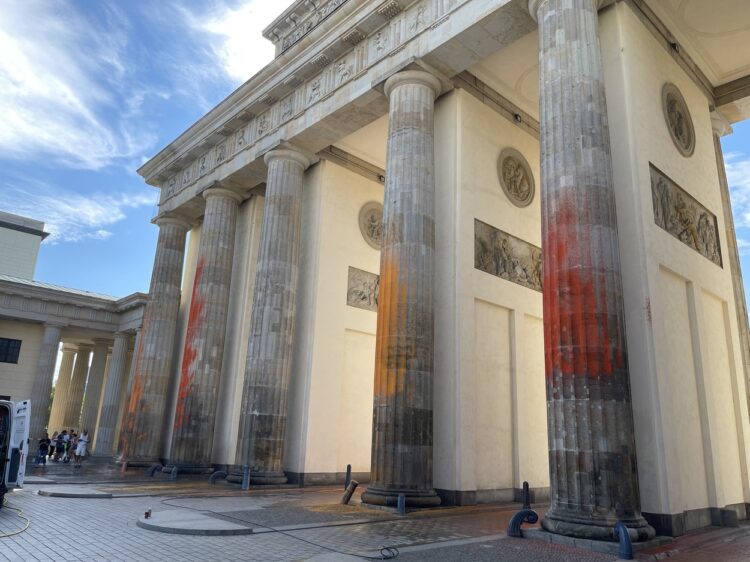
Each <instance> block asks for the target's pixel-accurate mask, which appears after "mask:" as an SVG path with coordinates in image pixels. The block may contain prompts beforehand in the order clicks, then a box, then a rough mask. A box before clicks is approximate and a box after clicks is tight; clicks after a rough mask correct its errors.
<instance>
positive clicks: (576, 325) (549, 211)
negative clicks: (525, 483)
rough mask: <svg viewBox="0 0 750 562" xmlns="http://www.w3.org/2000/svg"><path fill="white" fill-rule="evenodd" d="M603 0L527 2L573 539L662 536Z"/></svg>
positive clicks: (557, 525)
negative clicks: (652, 482) (645, 437)
mask: <svg viewBox="0 0 750 562" xmlns="http://www.w3.org/2000/svg"><path fill="white" fill-rule="evenodd" d="M597 2H598V0H531V1H530V2H529V10H530V11H531V14H532V15H533V16H534V17H537V21H538V22H539V44H540V47H539V48H540V52H539V80H540V84H539V86H540V87H539V89H540V99H539V105H540V125H541V135H540V144H541V172H542V182H541V183H542V190H541V197H542V199H541V206H542V248H543V256H544V258H543V259H544V296H543V303H544V308H543V310H544V342H545V374H546V384H547V424H548V431H549V447H550V451H549V462H550V496H551V497H550V502H551V505H550V508H549V510H548V511H547V514H546V516H545V518H544V520H543V521H542V526H543V527H544V528H545V529H546V530H547V531H551V532H553V533H558V534H562V535H569V536H573V537H581V538H589V539H598V540H610V541H611V540H615V539H614V534H613V528H614V525H615V523H616V522H617V521H622V522H623V523H625V524H626V525H627V526H628V527H629V528H630V534H631V537H632V538H633V539H634V540H645V539H647V538H650V537H653V536H654V529H653V528H652V527H650V526H648V524H647V523H646V521H645V520H644V519H643V517H642V516H641V513H640V496H639V491H638V474H637V471H636V454H635V437H634V430H633V410H632V405H631V398H630V374H629V370H628V355H627V349H626V337H625V314H624V312H623V292H622V280H621V274H620V256H619V245H618V244H619V243H618V236H617V220H616V214H615V194H614V188H613V182H612V162H611V154H610V146H609V125H608V121H607V104H606V100H605V92H604V72H603V69H602V59H601V53H600V48H599V29H598V21H597V8H598V4H597Z"/></svg>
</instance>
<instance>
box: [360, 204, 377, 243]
mask: <svg viewBox="0 0 750 562" xmlns="http://www.w3.org/2000/svg"><path fill="white" fill-rule="evenodd" d="M359 229H360V230H361V231H362V237H363V238H364V239H365V242H367V243H368V244H369V245H370V246H372V247H373V248H375V249H376V250H380V247H381V245H382V243H383V205H381V204H380V203H378V202H377V201H370V202H369V203H365V204H364V205H362V209H360V211H359Z"/></svg>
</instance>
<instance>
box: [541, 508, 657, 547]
mask: <svg viewBox="0 0 750 562" xmlns="http://www.w3.org/2000/svg"><path fill="white" fill-rule="evenodd" d="M618 521H622V522H623V523H624V524H625V526H626V527H627V528H628V532H629V534H630V540H631V541H633V542H644V541H648V540H651V539H653V538H654V537H655V536H656V531H655V530H654V528H653V527H652V526H651V525H649V524H648V523H647V522H646V520H645V519H644V518H643V517H638V518H635V519H617V518H615V517H604V516H602V517H586V516H581V515H578V514H570V515H564V516H561V515H559V514H557V513H555V511H554V509H551V510H550V511H548V512H547V514H546V515H545V517H544V519H542V523H541V525H542V528H543V529H544V530H545V531H549V532H550V533H555V534H557V535H564V536H567V537H574V538H578V539H589V540H595V541H611V542H617V540H618V539H617V536H616V535H615V524H616V523H617V522H618Z"/></svg>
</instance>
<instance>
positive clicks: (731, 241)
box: [712, 115, 750, 382]
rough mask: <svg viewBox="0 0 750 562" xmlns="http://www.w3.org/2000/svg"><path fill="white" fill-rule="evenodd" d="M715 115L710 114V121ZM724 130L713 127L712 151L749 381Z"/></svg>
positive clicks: (749, 335)
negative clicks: (714, 158) (717, 173)
mask: <svg viewBox="0 0 750 562" xmlns="http://www.w3.org/2000/svg"><path fill="white" fill-rule="evenodd" d="M714 119H715V116H714V115H712V121H714ZM720 124H724V125H725V129H726V131H724V130H722V128H720V127H718V126H715V127H714V151H715V152H716V166H717V168H718V170H719V184H720V186H721V204H722V211H723V215H724V230H725V233H726V239H727V251H726V254H727V257H728V258H729V270H730V272H731V274H732V290H733V292H734V303H735V314H736V316H737V330H738V331H739V336H740V351H741V355H742V367H743V370H744V375H745V381H746V382H750V378H748V377H749V376H750V329H748V324H747V301H746V300H745V285H744V283H743V282H742V269H741V268H740V254H739V251H738V249H737V233H736V231H735V229H734V218H733V215H732V202H731V199H730V197H729V182H728V181H727V172H726V167H725V165H724V153H723V152H722V149H721V139H720V136H721V134H722V133H724V132H731V127H729V124H728V123H720Z"/></svg>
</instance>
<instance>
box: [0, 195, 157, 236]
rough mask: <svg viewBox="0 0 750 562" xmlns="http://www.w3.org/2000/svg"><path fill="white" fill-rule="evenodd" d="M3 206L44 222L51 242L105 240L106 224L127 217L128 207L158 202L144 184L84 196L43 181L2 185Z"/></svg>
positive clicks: (6, 209)
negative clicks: (129, 189)
mask: <svg viewBox="0 0 750 562" xmlns="http://www.w3.org/2000/svg"><path fill="white" fill-rule="evenodd" d="M2 191H3V201H2V208H3V210H4V211H8V212H10V213H14V214H18V215H23V216H27V217H34V218H35V219H36V220H40V221H44V223H45V230H46V231H47V232H49V233H50V236H49V237H48V238H47V242H48V243H52V244H55V243H58V242H78V241H81V240H85V239H95V240H106V239H107V238H110V237H111V236H112V232H110V231H109V230H106V228H104V227H107V226H110V225H113V224H115V223H118V222H120V221H122V220H124V219H125V218H126V216H127V211H128V210H129V209H136V208H139V207H150V206H154V205H156V200H157V192H156V190H154V189H152V188H150V187H147V186H143V187H142V188H139V189H138V191H137V192H136V193H93V194H89V195H83V194H80V193H75V192H73V191H70V190H64V189H60V188H52V187H50V186H48V185H45V184H42V183H34V184H29V183H25V184H24V185H18V184H13V183H6V184H4V185H3V186H2Z"/></svg>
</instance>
